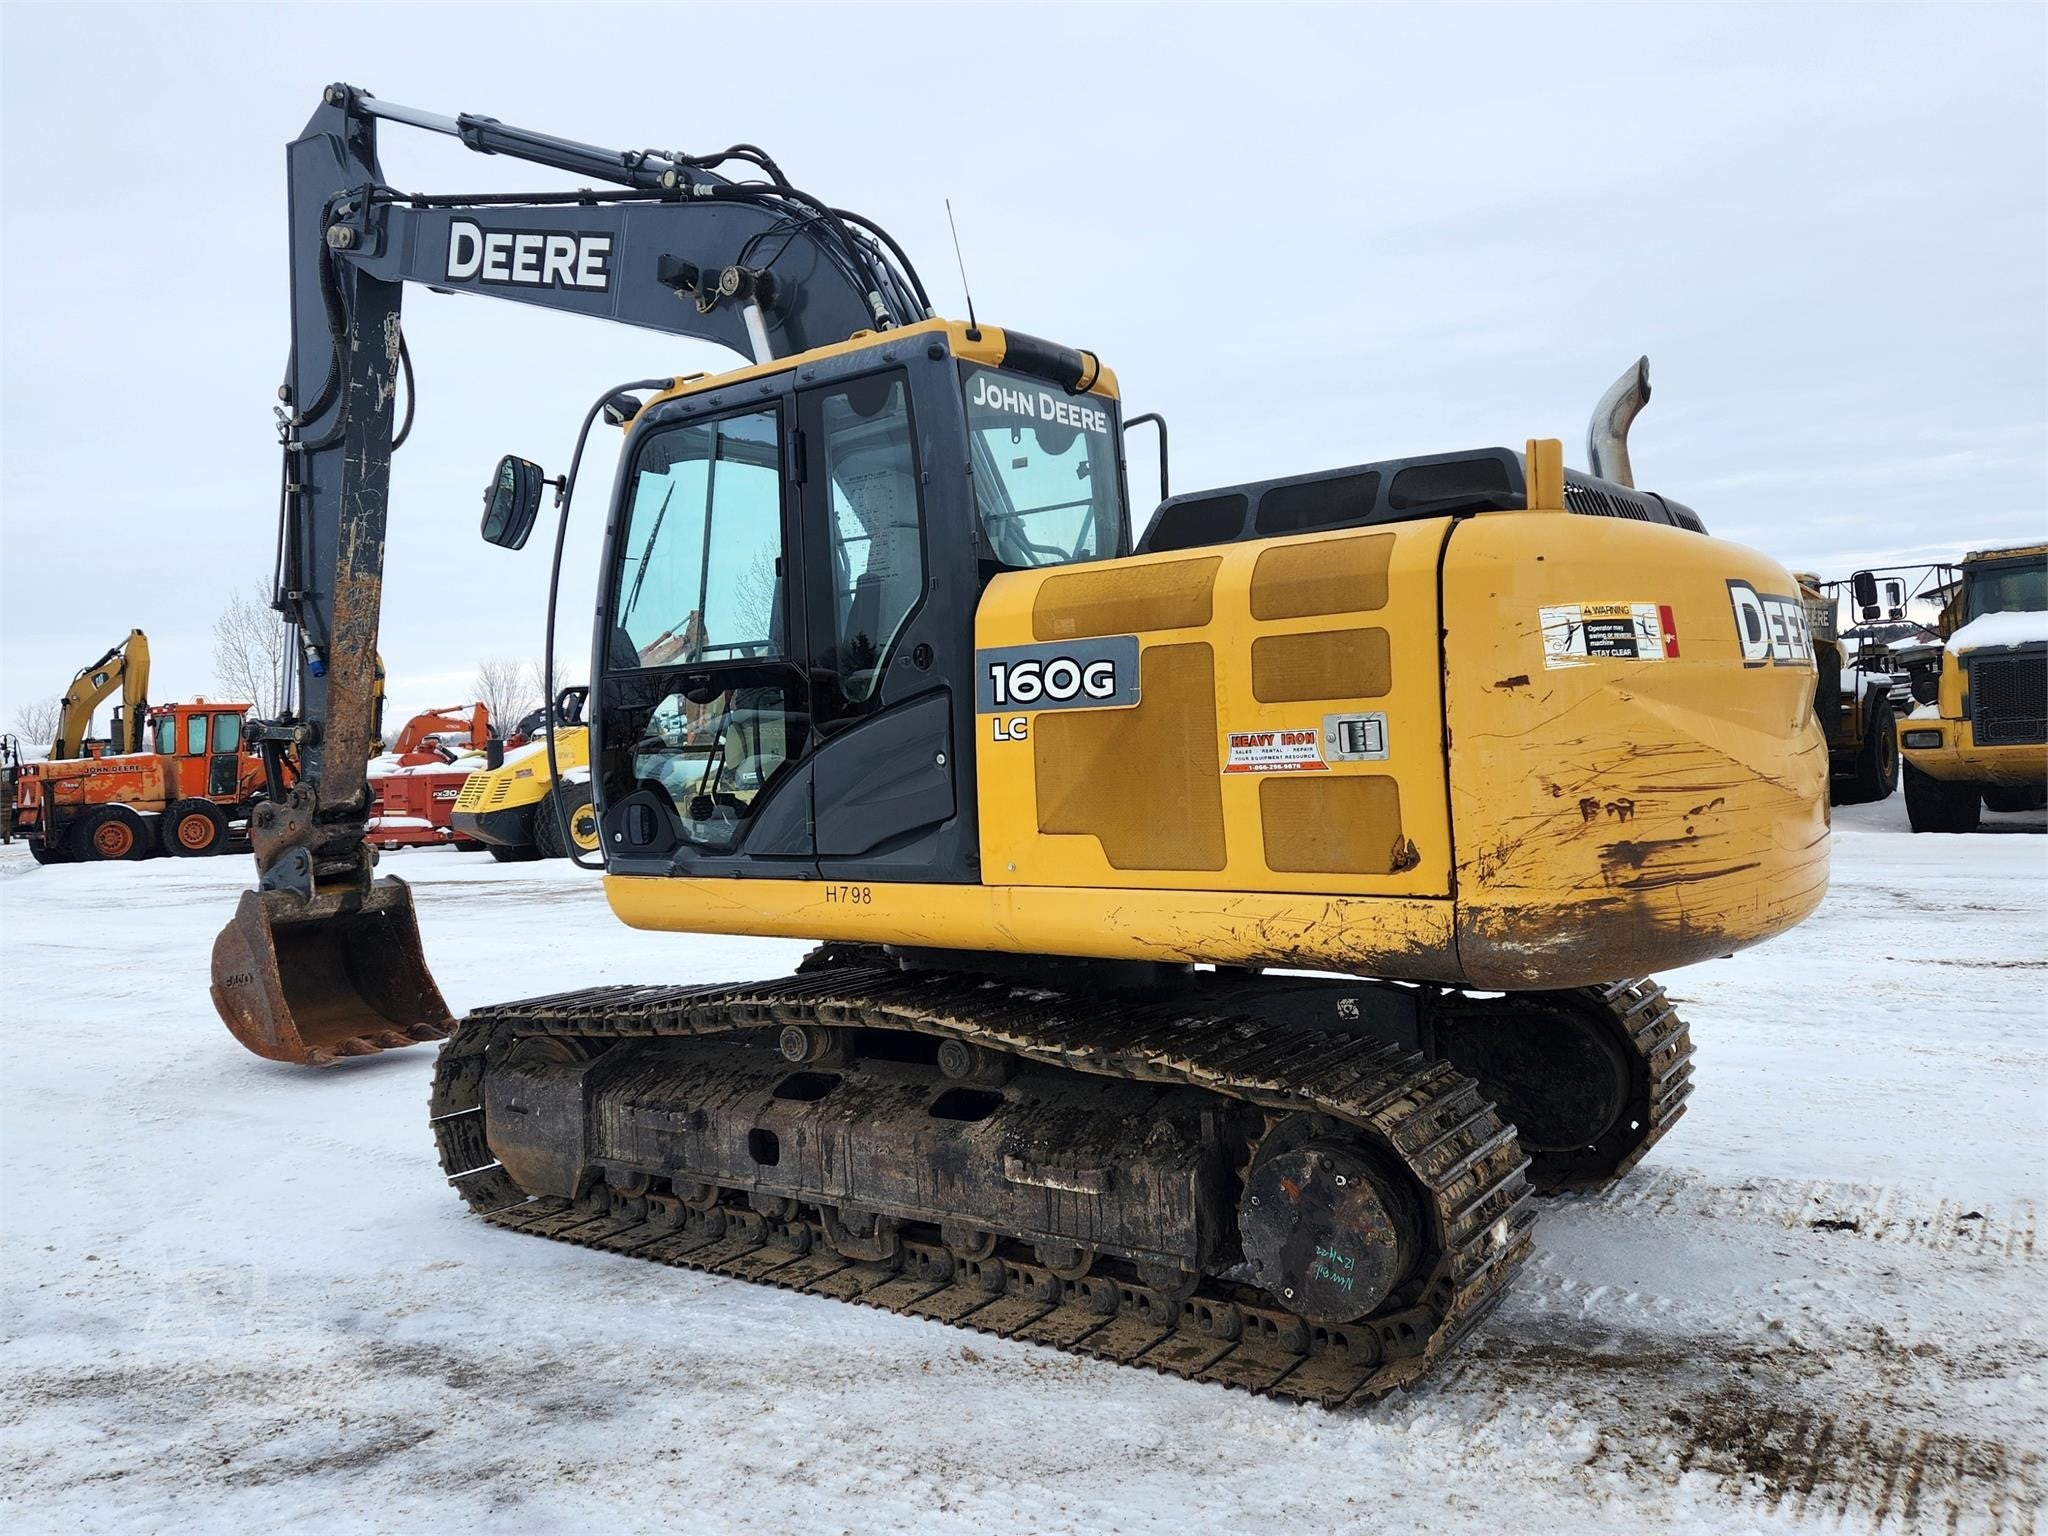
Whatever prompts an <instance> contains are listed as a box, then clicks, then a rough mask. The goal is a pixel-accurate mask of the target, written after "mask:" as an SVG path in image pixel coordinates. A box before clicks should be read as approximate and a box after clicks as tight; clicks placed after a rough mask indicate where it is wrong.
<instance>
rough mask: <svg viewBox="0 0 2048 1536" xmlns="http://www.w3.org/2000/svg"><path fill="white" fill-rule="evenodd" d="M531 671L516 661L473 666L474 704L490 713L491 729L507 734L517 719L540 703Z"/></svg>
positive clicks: (517, 721) (538, 692) (482, 662)
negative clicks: (478, 704)
mask: <svg viewBox="0 0 2048 1536" xmlns="http://www.w3.org/2000/svg"><path fill="white" fill-rule="evenodd" d="M532 672H533V668H532V667H531V666H530V665H528V666H521V665H520V664H519V663H518V662H516V661H480V662H478V663H477V664H476V684H475V687H474V689H473V691H474V693H475V694H476V698H477V702H478V703H480V704H482V705H483V707H484V708H485V709H487V710H489V711H490V714H491V728H492V729H493V730H497V731H509V730H511V729H512V727H513V726H515V725H517V724H518V723H519V717H520V716H521V715H523V714H525V713H526V712H527V711H528V710H530V709H532V708H533V707H534V706H535V705H537V704H538V703H540V690H539V687H538V685H537V684H534V683H533V682H532V681H531V674H532Z"/></svg>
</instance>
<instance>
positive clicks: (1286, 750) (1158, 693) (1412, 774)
mask: <svg viewBox="0 0 2048 1536" xmlns="http://www.w3.org/2000/svg"><path fill="white" fill-rule="evenodd" d="M1450 526H1451V524H1450V521H1449V520H1448V519H1443V518H1439V519H1433V520H1428V521H1422V522H1415V523H1404V524H1400V525H1397V526H1393V527H1386V528H1370V529H1349V530H1345V531H1342V532H1339V533H1336V534H1327V535H1310V536H1298V537H1294V538H1285V539H1265V540H1257V541H1250V542H1243V543H1237V544H1227V545H1218V546H1212V547H1210V548H1207V549H1202V550H1196V551H1185V552H1182V551H1175V552H1171V553H1167V554H1161V555H1145V556H1140V557H1138V558H1135V559H1131V560H1122V561H1116V562H1113V563H1107V564H1102V565H1094V566H1081V567H1077V568H1068V569H1055V570H1050V571H1032V572H1015V573H1011V574H1008V575H1004V576H1001V577H998V578H997V579H996V580H995V581H994V582H993V583H991V584H990V586H989V589H988V592H987V594H986V596H985V597H984V598H983V600H982V605H981V608H980V611H979V613H978V614H977V617H976V626H975V643H976V648H977V677H976V689H977V704H978V707H977V714H976V720H975V724H976V743H975V754H976V764H977V780H978V786H979V792H980V798H981V855H982V878H983V880H984V882H986V883H987V884H990V885H996V886H1061V887H1066V888H1070V889H1072V888H1088V887H1097V888H1104V889H1138V890H1142V889H1154V890H1158V889H1173V890H1184V891H1270V892H1298V893H1304V894H1306V893H1315V894H1318V895H1341V896H1359V895H1378V896H1399V897H1442V896H1448V895H1449V894H1450V889H1451V885H1450V881H1451V837H1450V824H1449V817H1448V814H1447V809H1446V804H1445V795H1444V764H1443V750H1442V741H1443V718H1442V699H1441V692H1440V687H1439V682H1438V667H1437V630H1438V615H1437V596H1436V564H1437V555H1438V551H1439V550H1440V548H1441V547H1442V544H1443V540H1444V536H1445V534H1446V532H1447V531H1448V530H1449V528H1450ZM1118 642H1121V643H1122V644H1123V645H1125V646H1126V647H1131V648H1133V649H1134V650H1135V654H1136V668H1135V675H1134V676H1131V675H1122V672H1120V673H1119V675H1116V676H1115V679H1114V683H1115V686H1114V690H1113V691H1111V690H1110V689H1108V688H1107V686H1106V677H1105V674H1102V673H1100V672H1099V671H1097V672H1092V673H1091V672H1090V671H1089V668H1090V667H1091V666H1097V665H1099V664H1100V663H1099V662H1098V661H1097V660H1096V658H1097V657H1099V656H1107V659H1108V661H1109V663H1110V664H1112V665H1114V666H1116V667H1117V668H1119V669H1125V670H1127V669H1128V665H1129V664H1128V660H1127V659H1125V658H1119V657H1116V656H1115V655H1113V654H1110V653H1108V652H1106V651H1105V650H1104V649H1103V648H1104V647H1109V646H1112V645H1113V644H1115V643H1118ZM1133 642H1135V643H1134V645H1133ZM1077 679H1078V680H1079V683H1080V687H1079V688H1078V690H1077V689H1076V688H1075V683H1076V680H1077ZM1063 693H1064V694H1065V695H1066V696H1065V697H1061V696H1060V695H1061V694H1063ZM1104 694H1107V697H1103V696H1101V695H1104Z"/></svg>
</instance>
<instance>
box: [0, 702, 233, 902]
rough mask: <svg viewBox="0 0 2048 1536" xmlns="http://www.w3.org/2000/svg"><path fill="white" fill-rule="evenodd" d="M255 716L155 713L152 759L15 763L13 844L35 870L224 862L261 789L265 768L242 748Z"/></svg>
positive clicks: (143, 755) (173, 709) (222, 710)
mask: <svg viewBox="0 0 2048 1536" xmlns="http://www.w3.org/2000/svg"><path fill="white" fill-rule="evenodd" d="M250 708H251V706H250V705H248V704H231V703H222V702H219V701H216V700H211V699H194V700H192V701H191V702H190V703H185V704H163V705H158V706H156V707H154V708H152V709H151V710H150V711H149V716H148V719H149V728H148V733H147V737H146V740H147V743H148V750H145V751H138V752H121V753H108V754H101V755H97V756H89V757H79V758H65V759H51V760H48V761H45V762H18V761H17V762H12V763H10V764H9V765H8V774H9V776H10V777H11V778H12V779H13V780H14V793H13V803H12V807H11V809H12V815H11V822H12V826H11V828H10V831H11V833H12V835H14V836H17V837H22V838H25V839H27V841H28V845H29V852H30V853H31V854H32V855H33V856H34V858H35V860H36V862H37V863H38V864H55V863H60V862H65V861H69V860H73V859H78V860H86V861H98V860H102V859H146V858H150V857H151V856H153V855H155V854H159V853H163V854H177V855H180V856H184V857H193V856H197V855H200V854H210V853H221V852H224V851H225V850H226V849H227V846H228V841H229V837H230V833H231V830H232V826H233V824H234V823H235V822H238V821H247V819H248V815H249V807H250V805H251V803H252V802H253V801H255V800H256V799H257V798H258V797H259V796H260V795H261V794H262V793H263V789H264V769H263V760H262V758H261V757H259V756H258V755H256V753H255V752H254V751H253V750H251V749H249V748H248V747H247V746H245V744H244V737H245V735H246V732H245V731H244V729H243V726H244V723H245V722H246V720H247V717H248V714H249V710H250Z"/></svg>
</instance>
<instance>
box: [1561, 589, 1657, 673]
mask: <svg viewBox="0 0 2048 1536" xmlns="http://www.w3.org/2000/svg"><path fill="white" fill-rule="evenodd" d="M1537 613H1538V616H1539V618H1540V620H1541V622H1542V625H1543V665H1544V666H1546V667H1583V666H1585V665H1587V664H1588V663H1590V662H1595V661H1672V660H1675V659H1677V656H1678V620H1677V618H1676V617H1675V616H1674V615H1673V614H1672V612H1671V605H1670V604H1669V603H1562V604H1559V605H1558V606H1556V607H1552V608H1541V609H1538V610H1537Z"/></svg>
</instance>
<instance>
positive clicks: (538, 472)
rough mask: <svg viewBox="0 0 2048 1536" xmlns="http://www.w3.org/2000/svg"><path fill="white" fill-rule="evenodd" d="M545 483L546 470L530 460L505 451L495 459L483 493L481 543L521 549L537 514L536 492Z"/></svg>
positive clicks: (538, 499) (538, 509)
mask: <svg viewBox="0 0 2048 1536" xmlns="http://www.w3.org/2000/svg"><path fill="white" fill-rule="evenodd" d="M546 484H547V474H546V472H545V471H544V470H542V468H541V467H540V466H539V465H538V464H536V463H534V462H533V460H531V459H522V458H519V457H517V456H516V455H514V454H509V453H508V454H506V455H505V457H503V458H502V459H500V460H498V468H497V470H496V472H495V473H493V474H492V476H491V484H490V488H489V489H488V490H486V491H485V492H484V522H483V535H484V542H485V543H486V544H495V545H497V546H498V548H500V549H524V548H525V547H526V539H527V536H528V535H529V534H531V533H532V532H533V520H534V519H535V518H537V517H539V516H540V493H541V488H542V487H543V486H545V485H546Z"/></svg>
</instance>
